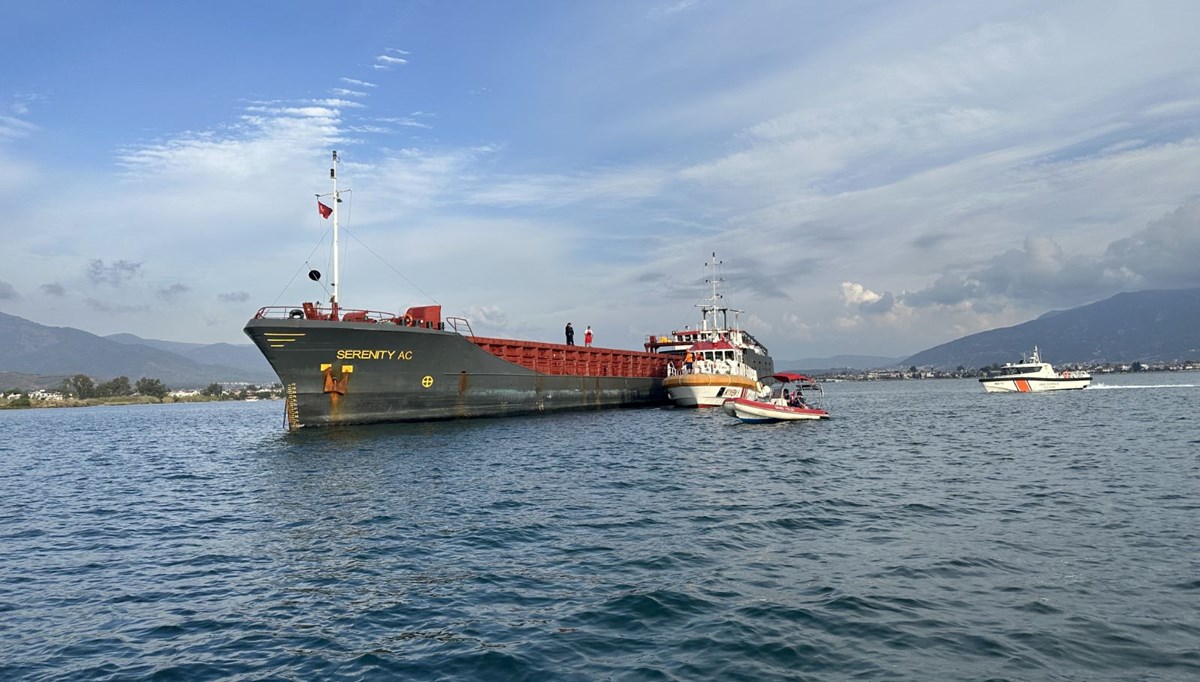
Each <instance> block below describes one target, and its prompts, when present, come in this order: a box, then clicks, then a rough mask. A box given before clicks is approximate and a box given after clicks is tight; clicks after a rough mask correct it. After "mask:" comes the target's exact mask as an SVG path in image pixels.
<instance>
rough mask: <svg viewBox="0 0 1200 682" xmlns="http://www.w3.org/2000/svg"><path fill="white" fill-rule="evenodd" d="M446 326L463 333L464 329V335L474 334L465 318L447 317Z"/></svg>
mask: <svg viewBox="0 0 1200 682" xmlns="http://www.w3.org/2000/svg"><path fill="white" fill-rule="evenodd" d="M446 326H447V327H448V328H450V329H452V330H453V331H455V332H457V333H459V334H463V332H464V330H465V331H466V333H465V334H463V335H464V336H475V332H474V331H472V330H471V323H470V322H468V321H467V319H466V318H463V317H447V318H446Z"/></svg>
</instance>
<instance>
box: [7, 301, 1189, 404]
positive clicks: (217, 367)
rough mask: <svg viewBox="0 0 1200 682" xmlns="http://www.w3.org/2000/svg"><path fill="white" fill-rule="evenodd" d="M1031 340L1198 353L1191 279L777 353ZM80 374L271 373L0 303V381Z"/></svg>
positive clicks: (1142, 354)
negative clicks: (882, 340) (54, 322)
mask: <svg viewBox="0 0 1200 682" xmlns="http://www.w3.org/2000/svg"><path fill="white" fill-rule="evenodd" d="M1034 346H1037V347H1038V348H1039V350H1040V352H1041V355H1042V358H1043V359H1045V360H1046V361H1048V362H1051V363H1055V364H1065V363H1079V364H1103V363H1133V362H1141V363H1150V362H1172V361H1180V360H1198V359H1200V288H1197V289H1173V290H1165V291H1137V292H1130V293H1123V294H1117V295H1116V296H1113V297H1111V298H1107V299H1105V300H1103V301H1098V302H1096V303H1091V304H1088V305H1084V306H1080V307H1078V308H1071V309H1069V310H1058V311H1052V312H1048V313H1046V314H1044V315H1042V316H1041V317H1039V318H1037V319H1035V320H1030V321H1028V322H1025V323H1022V324H1018V325H1015V326H1012V327H1004V328H1002V329H992V330H990V331H986V332H979V333H977V334H971V335H970V336H965V337H962V338H960V339H956V340H954V341H951V342H949V343H944V344H941V345H939V346H935V347H933V348H930V349H928V350H924V351H921V352H920V353H917V354H915V355H912V356H909V357H907V358H903V359H898V358H894V357H893V358H889V357H882V356H866V355H836V356H833V357H829V358H803V359H800V360H791V361H787V362H779V363H776V366H778V367H786V368H788V369H794V370H799V371H807V372H818V371H823V370H826V371H828V370H835V369H857V370H861V369H875V368H879V369H883V368H894V367H900V368H907V367H909V366H917V367H924V368H935V369H955V368H957V367H959V366H962V367H966V368H970V369H977V368H980V367H986V366H988V365H991V364H994V363H1001V364H1003V363H1005V362H1013V361H1017V360H1020V359H1021V357H1022V356H1023V355H1024V354H1027V353H1029V352H1030V351H1031V350H1033V347H1034ZM75 374H86V375H88V376H90V377H92V378H93V379H97V380H100V381H107V380H109V379H112V378H115V377H118V376H125V377H128V378H129V379H130V380H131V381H136V380H137V379H140V378H142V377H150V378H154V379H158V380H160V381H162V382H163V383H165V384H166V385H167V386H170V387H171V388H196V387H202V386H207V385H208V384H211V383H213V382H221V383H226V382H247V383H255V384H266V383H274V382H275V381H277V379H276V377H275V373H274V372H273V371H272V370H271V366H270V365H269V364H267V361H266V360H265V359H264V358H263V357H262V355H261V354H260V353H259V351H258V349H257V348H255V347H254V346H253V345H252V344H248V343H247V344H242V345H234V344H228V343H215V344H199V343H182V342H176V341H159V340H154V339H143V338H141V337H138V336H134V335H133V334H113V335H111V336H97V335H95V334H90V333H88V332H85V331H81V330H79V329H73V328H71V327H48V326H45V325H41V324H37V323H36V322H30V321H29V320H26V319H23V318H20V317H16V316H13V315H7V314H4V313H0V390H6V389H9V388H53V387H57V386H58V385H60V384H61V383H62V380H63V379H64V378H66V377H69V376H72V375H75Z"/></svg>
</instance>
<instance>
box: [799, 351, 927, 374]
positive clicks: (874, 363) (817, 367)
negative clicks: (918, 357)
mask: <svg viewBox="0 0 1200 682" xmlns="http://www.w3.org/2000/svg"><path fill="white" fill-rule="evenodd" d="M902 360H904V358H886V357H883V356H881V355H834V356H833V357H828V358H801V359H799V360H788V361H786V362H779V363H776V367H779V368H781V369H783V370H791V371H796V372H808V373H809V374H813V373H817V372H830V371H835V370H847V369H853V370H863V369H881V368H884V367H896V366H898V365H899V364H900V362H901V361H902ZM906 366H907V365H906Z"/></svg>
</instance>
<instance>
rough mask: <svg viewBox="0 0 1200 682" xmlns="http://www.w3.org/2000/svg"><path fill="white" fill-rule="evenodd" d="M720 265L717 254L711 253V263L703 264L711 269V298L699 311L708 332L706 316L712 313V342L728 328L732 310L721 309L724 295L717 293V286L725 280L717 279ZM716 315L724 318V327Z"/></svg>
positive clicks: (738, 312) (736, 312)
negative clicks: (702, 315)
mask: <svg viewBox="0 0 1200 682" xmlns="http://www.w3.org/2000/svg"><path fill="white" fill-rule="evenodd" d="M720 264H721V263H720V262H719V261H718V260H717V252H716V251H713V254H712V263H705V267H710V268H712V273H711V274H710V275H709V278H708V283H709V286H710V287H711V289H712V298H710V299H709V302H708V305H701V306H700V311H701V312H702V313H703V314H704V331H709V329H708V316H709V313H712V331H713V338H714V340H715V339H717V338H719V337H720V334H721V330H722V329H726V328H728V327H729V311H730V310H732V309H731V308H723V307H721V299H722V298H724V295H723V294H721V293H720V291H718V285H719V284H720V283H721V282H723V281H725V280H724V279H722V278H721V277H719V276H718V274H717V266H718V265H720ZM733 312H734V313H735V314H740V313H741V312H743V311H741V310H733ZM718 313H720V314H721V315H723V316H724V317H725V323H724V326H722V324H721V315H718ZM734 328H735V329H736V328H737V323H735V324H734Z"/></svg>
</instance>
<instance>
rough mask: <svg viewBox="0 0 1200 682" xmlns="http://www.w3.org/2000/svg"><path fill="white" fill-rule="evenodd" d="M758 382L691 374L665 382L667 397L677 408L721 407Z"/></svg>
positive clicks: (735, 376)
mask: <svg viewBox="0 0 1200 682" xmlns="http://www.w3.org/2000/svg"><path fill="white" fill-rule="evenodd" d="M755 385H756V382H754V381H753V380H750V379H748V378H746V377H741V376H737V375H730V374H689V375H682V376H674V377H668V378H667V379H665V380H663V388H665V389H666V390H667V397H668V398H670V399H671V401H672V402H674V403H675V405H676V406H677V407H720V406H721V404H722V403H724V402H725V401H726V400H728V399H730V398H740V397H742V396H743V395H745V392H746V391H747V390H748V389H753V388H754V387H755Z"/></svg>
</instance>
